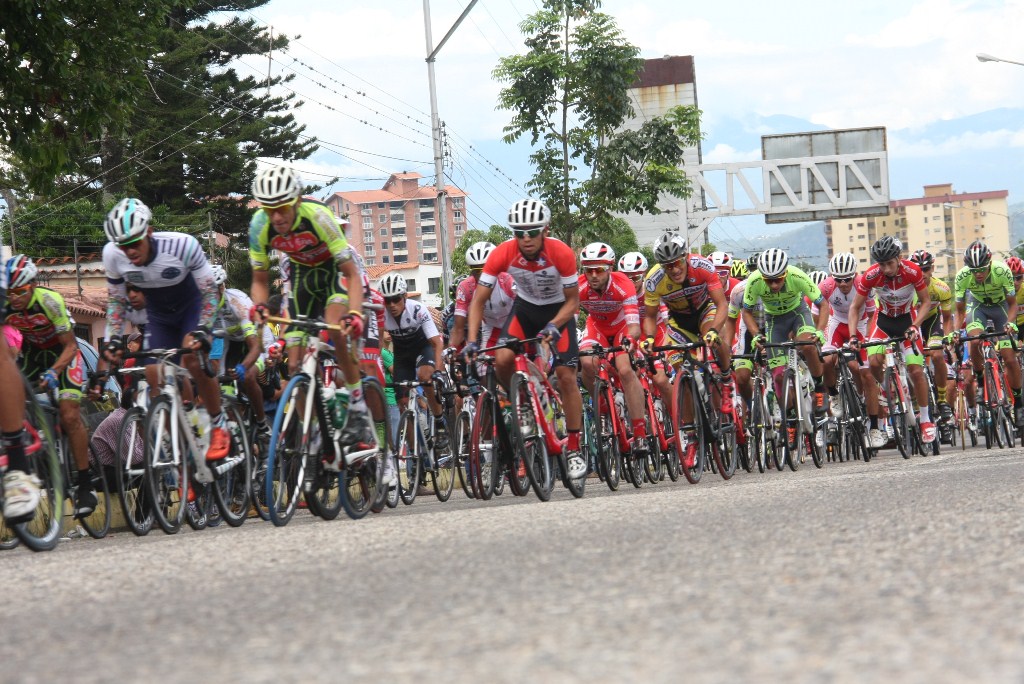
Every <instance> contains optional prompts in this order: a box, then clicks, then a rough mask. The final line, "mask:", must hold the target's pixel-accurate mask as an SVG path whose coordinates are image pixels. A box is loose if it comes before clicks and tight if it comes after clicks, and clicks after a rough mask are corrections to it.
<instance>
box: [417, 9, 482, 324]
mask: <svg viewBox="0 0 1024 684" xmlns="http://www.w3.org/2000/svg"><path fill="white" fill-rule="evenodd" d="M476 3H477V0H471V1H470V3H469V5H467V6H466V9H464V10H463V11H462V14H460V15H459V18H458V19H456V20H455V23H454V24H452V27H451V28H450V29H448V33H446V34H444V38H442V39H441V42H440V43H438V44H437V47H436V48H435V47H434V46H433V42H434V39H433V36H432V34H431V31H430V0H423V25H424V30H425V32H426V38H427V82H428V84H429V86H430V129H431V137H432V138H433V139H434V176H435V178H434V189H435V191H436V193H437V228H438V230H439V231H440V232H441V235H440V239H441V301H442V302H444V303H445V304H447V303H448V286H449V285H450V284H451V280H452V274H451V268H450V267H449V259H448V202H447V199H446V196H447V193H446V192H445V189H444V188H445V184H444V145H443V143H442V140H441V118H440V117H439V116H438V114H437V83H436V81H435V79H434V59H435V58H436V57H437V53H438V52H440V51H441V48H442V47H444V44H445V43H446V42H448V39H449V38H451V36H452V34H453V33H454V32H455V29H457V28H458V27H459V24H461V23H462V20H463V19H465V18H466V16H467V15H468V14H469V11H470V10H471V9H473V6H474V5H476Z"/></svg>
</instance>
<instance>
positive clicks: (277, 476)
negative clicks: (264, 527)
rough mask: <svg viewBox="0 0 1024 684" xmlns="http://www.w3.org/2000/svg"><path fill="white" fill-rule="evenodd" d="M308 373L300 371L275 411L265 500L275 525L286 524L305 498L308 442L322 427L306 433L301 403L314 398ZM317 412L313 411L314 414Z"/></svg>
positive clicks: (288, 386) (269, 446)
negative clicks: (306, 445) (304, 431)
mask: <svg viewBox="0 0 1024 684" xmlns="http://www.w3.org/2000/svg"><path fill="white" fill-rule="evenodd" d="M310 387H311V381H310V378H309V376H308V375H306V374H304V373H299V374H298V375H296V376H294V377H293V378H292V379H291V380H289V381H288V384H287V385H285V388H284V391H283V392H282V393H281V399H280V401H278V404H277V411H276V412H275V413H274V424H273V427H272V428H271V430H270V442H269V444H268V446H267V476H266V485H265V488H264V491H265V494H264V501H266V502H267V511H268V513H269V514H270V522H272V523H274V526H275V527H284V526H285V525H287V524H288V522H289V521H290V520H291V519H292V516H294V515H295V510H296V509H297V508H298V505H299V499H300V498H301V497H302V481H303V479H304V478H305V470H306V454H305V443H309V444H311V443H312V441H313V431H314V430H318V429H319V426H314V425H313V424H312V420H313V417H312V416H311V418H310V434H309V436H308V437H306V436H304V435H303V426H302V412H301V411H299V406H300V404H301V402H302V400H303V398H305V400H307V401H313V396H312V392H310ZM315 413H316V412H315V411H314V414H315Z"/></svg>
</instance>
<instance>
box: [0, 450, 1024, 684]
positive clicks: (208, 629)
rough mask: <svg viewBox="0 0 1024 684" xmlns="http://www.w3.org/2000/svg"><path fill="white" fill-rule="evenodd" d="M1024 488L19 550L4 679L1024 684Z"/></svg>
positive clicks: (458, 513) (942, 477)
mask: <svg viewBox="0 0 1024 684" xmlns="http://www.w3.org/2000/svg"><path fill="white" fill-rule="evenodd" d="M1022 483H1024V451H1022V450H1021V449H1017V450H1003V451H995V450H994V451H989V452H986V451H984V450H982V449H978V450H973V451H968V452H966V453H965V454H963V453H961V452H959V451H956V452H948V453H944V454H943V455H941V456H938V457H929V458H920V457H916V458H914V459H913V460H910V461H904V460H902V459H900V458H899V457H898V456H897V455H895V452H884V453H883V455H882V456H881V457H880V458H878V459H876V460H874V461H872V462H871V463H869V464H863V463H859V462H857V463H849V464H826V466H825V468H824V469H822V470H815V469H814V468H813V466H811V465H810V464H809V463H808V464H807V465H806V466H804V467H803V468H802V469H801V470H800V471H799V472H797V473H790V472H784V473H776V472H773V473H769V474H765V475H758V474H756V473H755V474H753V475H747V474H743V473H741V474H738V475H737V476H736V477H735V478H734V479H733V480H732V481H730V482H722V481H721V480H716V479H715V478H713V477H710V476H709V477H707V478H706V480H705V481H704V482H702V483H700V484H699V485H696V486H693V485H688V484H686V483H685V481H680V483H679V484H675V485H673V484H670V483H668V482H664V483H661V484H658V485H657V486H654V487H651V486H646V487H644V488H643V489H642V490H634V489H632V488H631V487H629V488H628V489H627V488H626V487H623V488H622V489H621V490H620V491H619V492H617V493H614V494H612V493H609V492H608V491H607V489H606V488H604V486H603V485H600V483H598V482H597V481H594V480H591V481H590V484H589V485H588V490H587V495H586V497H585V498H584V499H582V500H573V499H570V498H569V496H568V494H567V493H566V492H564V491H559V492H557V493H556V496H555V498H554V499H553V500H552V501H551V502H549V503H545V504H542V503H539V502H538V501H537V500H536V499H534V498H532V497H530V498H526V499H520V500H513V499H512V498H511V497H510V495H509V494H508V493H506V494H505V495H504V496H503V497H501V498H500V499H496V500H492V501H491V502H484V503H478V502H471V501H468V500H466V499H465V498H464V497H463V495H462V494H461V492H458V491H457V492H456V493H455V494H454V495H453V497H452V501H450V502H449V503H447V504H440V503H438V502H437V501H435V500H433V499H430V500H427V499H422V500H419V501H417V503H416V504H414V505H413V506H412V507H403V506H400V508H399V509H397V510H395V511H387V512H386V513H384V514H381V515H379V516H371V517H368V518H367V519H365V520H362V521H359V522H354V521H350V520H347V519H343V518H344V515H342V518H339V520H337V521H334V522H323V521H318V520H314V519H313V518H311V517H310V516H308V515H306V514H301V515H298V516H296V518H295V519H294V520H293V521H292V523H291V524H290V525H288V527H286V528H281V529H277V528H274V527H272V526H271V525H269V524H268V523H260V522H258V521H252V520H250V521H249V522H247V523H246V524H245V525H244V526H242V527H241V528H239V529H228V528H225V527H220V528H217V529H211V530H206V531H203V532H192V531H190V530H187V529H186V530H183V531H182V532H181V533H180V534H178V535H177V536H173V537H169V536H165V535H163V534H162V533H160V532H159V531H155V532H152V533H150V535H149V536H148V537H145V538H136V537H134V536H132V535H131V534H130V533H127V532H122V533H117V534H114V535H112V536H111V537H109V538H107V539H105V540H102V541H94V540H90V539H76V540H71V541H67V542H62V543H61V545H60V546H59V547H58V549H57V550H56V551H54V552H52V553H49V554H32V553H30V552H28V551H25V550H24V549H18V550H14V551H9V552H2V553H0V576H2V577H3V580H4V583H5V584H4V592H3V603H2V608H0V625H2V633H3V639H2V640H0V664H2V665H0V667H2V670H0V672H2V674H0V681H2V682H5V683H8V682H47V683H48V684H49V683H50V682H54V681H58V680H61V681H71V680H70V679H69V678H71V677H73V681H75V682H76V683H77V682H89V681H97V682H137V681H155V680H157V679H158V678H159V679H161V680H164V681H174V682H233V681H243V680H244V681H246V682H299V681H302V682H340V681H349V680H352V679H353V678H358V681H362V682H366V681H374V682H376V681H382V682H389V683H390V682H405V681H412V680H416V681H446V682H447V681H457V682H462V681H467V682H470V681H471V682H492V681H500V682H522V681H525V680H533V681H541V682H559V681H588V682H592V681H600V682H605V681H607V682H621V681H624V680H632V681H636V682H646V681H672V682H678V681H687V682H692V681H710V682H736V681H744V682H754V681H756V682H773V681H787V682H805V681H806V682H846V681H857V682H878V681H897V682H929V683H932V682H961V681H962V682H1021V681H1024V619H1022V616H1024V496H1022ZM627 486H628V485H627Z"/></svg>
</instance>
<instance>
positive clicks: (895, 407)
mask: <svg viewBox="0 0 1024 684" xmlns="http://www.w3.org/2000/svg"><path fill="white" fill-rule="evenodd" d="M883 380H884V384H883V385H882V387H883V388H884V390H885V396H886V399H887V400H888V402H889V404H888V405H889V425H891V426H892V434H893V441H894V442H895V443H896V448H897V449H898V450H899V452H900V456H902V457H903V458H905V459H906V458H910V452H909V451H908V449H907V441H908V437H909V436H908V435H907V414H906V412H905V411H906V404H905V403H904V401H903V400H902V399H901V398H900V390H899V387H898V386H897V380H896V374H895V373H894V372H893V371H892V370H887V371H886V373H885V376H884V377H883Z"/></svg>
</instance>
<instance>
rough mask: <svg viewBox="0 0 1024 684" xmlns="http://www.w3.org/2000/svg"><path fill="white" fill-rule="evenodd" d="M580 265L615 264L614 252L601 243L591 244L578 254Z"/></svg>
mask: <svg viewBox="0 0 1024 684" xmlns="http://www.w3.org/2000/svg"><path fill="white" fill-rule="evenodd" d="M580 263H581V264H582V265H584V266H587V265H588V264H604V265H606V266H611V265H612V264H614V263H615V250H614V249H612V248H611V246H609V245H606V244H605V243H603V242H591V243H590V244H589V245H587V246H586V247H584V248H583V251H582V252H580Z"/></svg>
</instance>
